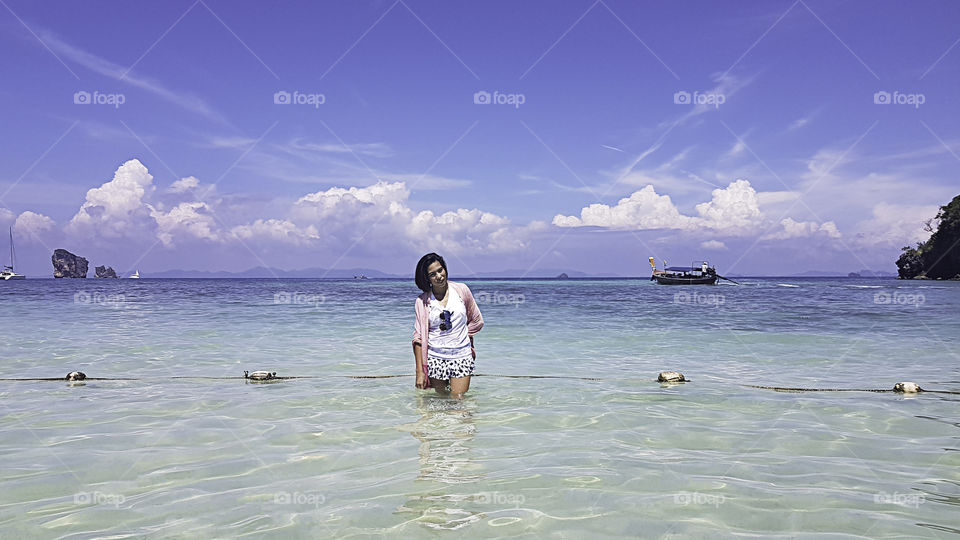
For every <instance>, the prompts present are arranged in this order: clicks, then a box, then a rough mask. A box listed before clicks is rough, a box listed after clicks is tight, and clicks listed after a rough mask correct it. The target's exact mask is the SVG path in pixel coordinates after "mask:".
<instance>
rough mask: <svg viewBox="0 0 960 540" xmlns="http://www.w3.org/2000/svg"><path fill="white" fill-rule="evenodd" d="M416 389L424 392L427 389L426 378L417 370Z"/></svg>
mask: <svg viewBox="0 0 960 540" xmlns="http://www.w3.org/2000/svg"><path fill="white" fill-rule="evenodd" d="M417 388H419V389H421V390H426V388H427V377H426V375H424V374H423V371H420V370H417Z"/></svg>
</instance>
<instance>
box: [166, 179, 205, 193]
mask: <svg viewBox="0 0 960 540" xmlns="http://www.w3.org/2000/svg"><path fill="white" fill-rule="evenodd" d="M198 185H200V181H199V180H197V179H196V178H194V177H193V176H188V177H186V178H181V179H179V180H177V181H176V182H174V183H172V184H170V189H169V190H168V191H169V192H170V193H184V192H186V191H190V190H191V189H193V188H195V187H197V186H198Z"/></svg>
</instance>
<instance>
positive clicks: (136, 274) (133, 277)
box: [129, 269, 140, 279]
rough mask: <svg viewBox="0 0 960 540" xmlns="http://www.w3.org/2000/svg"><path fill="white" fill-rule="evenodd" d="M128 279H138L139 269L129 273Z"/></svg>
mask: <svg viewBox="0 0 960 540" xmlns="http://www.w3.org/2000/svg"><path fill="white" fill-rule="evenodd" d="M129 279H140V270H139V269H138V270H136V271H134V272H133V273H132V274H130V277H129Z"/></svg>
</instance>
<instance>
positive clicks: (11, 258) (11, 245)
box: [10, 227, 14, 268]
mask: <svg viewBox="0 0 960 540" xmlns="http://www.w3.org/2000/svg"><path fill="white" fill-rule="evenodd" d="M13 267H14V262H13V227H10V268H13Z"/></svg>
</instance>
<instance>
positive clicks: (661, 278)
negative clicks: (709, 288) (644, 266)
mask: <svg viewBox="0 0 960 540" xmlns="http://www.w3.org/2000/svg"><path fill="white" fill-rule="evenodd" d="M663 266H664V269H663V270H657V265H656V264H655V263H654V262H653V257H650V268H652V269H653V275H651V276H650V281H656V282H657V283H659V284H660V285H716V284H717V279H718V278H720V277H721V276H719V275H717V271H716V269H715V268H713V267H712V266H710V263H708V262H707V261H695V262H694V263H692V264H691V265H690V266H667V262H666V261H664V262H663ZM724 279H726V278H724Z"/></svg>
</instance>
